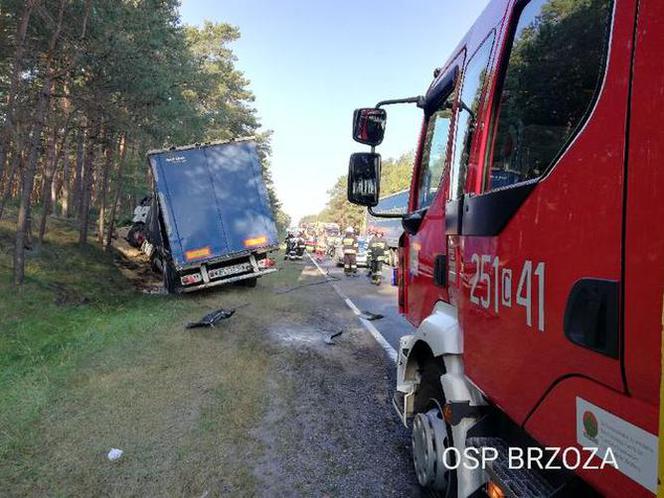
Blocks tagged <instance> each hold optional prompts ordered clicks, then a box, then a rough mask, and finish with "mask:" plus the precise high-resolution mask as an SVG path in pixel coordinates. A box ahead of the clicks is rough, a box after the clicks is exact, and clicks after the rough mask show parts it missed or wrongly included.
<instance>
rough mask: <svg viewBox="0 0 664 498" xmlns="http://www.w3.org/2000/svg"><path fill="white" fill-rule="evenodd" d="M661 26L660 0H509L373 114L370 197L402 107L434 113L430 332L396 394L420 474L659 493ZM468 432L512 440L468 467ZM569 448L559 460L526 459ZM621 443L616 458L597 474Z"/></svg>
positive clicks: (361, 196)
mask: <svg viewBox="0 0 664 498" xmlns="http://www.w3.org/2000/svg"><path fill="white" fill-rule="evenodd" d="M663 33H664V2H662V1H661V0H583V1H581V0H579V1H571V2H570V1H563V0H530V1H517V0H492V1H491V2H490V4H489V5H488V6H487V8H486V9H485V11H484V12H483V13H482V15H481V16H480V17H479V18H478V20H477V21H476V22H475V24H474V25H473V26H472V28H471V29H470V30H469V32H468V33H467V34H466V35H465V37H464V38H463V39H462V41H461V42H460V44H459V45H458V47H457V48H456V49H455V50H454V52H453V53H452V54H451V56H450V58H449V59H448V61H447V62H446V63H445V65H444V66H442V67H441V68H440V69H437V70H436V71H435V72H434V80H433V82H432V83H431V85H430V87H429V88H428V90H427V92H426V94H425V95H424V96H423V97H413V98H407V99H396V100H390V101H383V102H380V103H379V104H377V105H376V107H375V108H370V109H358V110H356V111H355V114H354V118H353V136H354V139H355V140H356V141H358V142H360V143H364V144H366V145H370V146H371V147H372V150H371V152H363V153H356V154H353V155H352V156H351V159H350V164H349V173H348V182H349V183H348V197H349V200H350V201H351V202H354V203H355V204H360V205H364V206H368V207H369V208H372V207H375V206H376V205H377V204H378V200H379V195H380V185H379V179H380V155H379V154H377V153H375V151H374V149H373V148H374V147H375V146H377V145H379V144H380V143H381V141H382V139H383V134H384V129H385V123H386V111H385V109H384V108H383V107H384V106H385V105H388V104H397V103H415V104H416V105H418V106H419V107H420V108H421V109H422V110H423V116H424V117H423V125H422V131H421V137H420V142H419V145H418V150H417V154H416V158H415V164H414V172H413V175H412V177H413V180H412V184H411V188H410V198H409V206H408V213H407V214H406V215H405V216H403V217H402V224H403V227H404V229H405V232H404V235H403V236H402V238H401V240H400V245H399V257H400V265H399V267H400V271H399V298H398V299H399V307H400V311H401V312H402V313H404V314H405V315H406V317H407V318H408V320H409V321H411V322H412V323H413V324H414V325H416V326H417V331H416V332H415V333H414V334H413V335H407V336H404V337H403V338H402V339H401V343H400V350H399V351H398V360H397V361H398V366H397V386H396V391H397V392H396V395H395V407H397V409H398V412H399V414H400V417H401V418H402V420H403V422H404V423H405V424H407V423H408V422H409V421H412V441H413V445H412V446H413V460H414V465H415V470H416V474H417V476H418V479H419V481H420V483H421V484H422V485H423V486H426V487H429V488H434V489H436V490H438V491H440V492H443V493H445V495H446V496H463V497H466V496H484V495H489V496H491V497H500V496H527V497H532V496H554V495H555V496H565V497H567V496H594V495H596V494H599V495H605V496H613V497H626V496H628V497H631V498H634V497H641V496H654V494H655V493H656V492H657V486H658V475H657V462H658V413H659V406H660V382H661V340H662V313H663V309H662V307H663V301H664V299H663V298H664V229H662V220H663V219H664V199H663V196H664V167H662V165H663V164H664V127H663V126H662V124H661V116H662V115H664V58H663V57H662V47H664V43H663V36H664V35H663ZM374 214H376V213H374ZM377 214H380V213H377ZM450 448H455V450H456V453H455V452H452V454H453V455H462V457H460V458H461V459H462V460H463V461H461V462H460V461H459V460H456V461H455V459H454V458H451V459H450V457H449V455H450V452H449V451H447V456H448V458H447V459H445V453H446V450H449V449H450ZM470 448H477V449H487V448H495V449H497V450H498V455H499V456H498V458H497V459H496V460H494V461H492V462H489V463H488V464H487V466H486V468H483V467H482V466H481V465H480V466H473V465H464V464H465V463H468V462H467V458H466V456H465V455H467V454H468V450H469V449H470ZM510 448H511V450H510ZM555 448H557V449H558V450H559V451H558V453H557V454H555V455H554V456H555V458H552V459H551V460H552V463H553V465H554V466H557V467H563V468H562V469H560V470H549V469H550V466H549V469H540V468H538V465H537V463H535V460H538V459H537V458H535V459H533V460H531V461H530V463H529V464H528V463H526V465H523V466H522V468H518V466H514V465H511V463H513V462H510V461H509V460H508V459H507V454H508V451H514V452H515V453H517V454H518V452H519V451H522V452H524V454H534V455H535V456H537V455H541V454H543V455H546V457H545V459H546V460H547V461H548V457H549V456H550V455H551V453H553V452H555ZM584 448H596V449H597V454H596V455H595V456H594V457H592V458H590V459H589V460H590V461H589V462H588V461H587V459H586V458H585V456H584V455H585V453H581V452H582V449H584ZM565 451H567V453H566V454H565V453H564V452H565ZM583 451H585V450H583ZM579 453H581V458H580V462H577V463H576V465H575V462H574V459H573V458H572V461H571V462H570V458H569V456H570V455H572V456H573V455H575V454H579ZM609 453H612V454H613V456H614V457H615V459H616V465H615V466H614V465H606V466H603V468H598V467H600V466H601V465H600V464H601V463H602V462H603V460H604V457H605V456H606V455H608V454H609ZM538 461H539V463H540V464H541V465H542V466H543V467H546V465H545V464H546V463H547V461H542V458H539V460H538ZM588 464H589V465H588ZM616 467H617V468H616Z"/></svg>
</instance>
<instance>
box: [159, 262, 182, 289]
mask: <svg viewBox="0 0 664 498" xmlns="http://www.w3.org/2000/svg"><path fill="white" fill-rule="evenodd" d="M161 264H162V267H163V269H164V271H163V274H162V276H163V279H164V289H166V292H168V293H169V294H177V293H178V292H179V290H180V286H179V285H178V282H177V273H176V272H175V268H173V265H172V264H171V263H170V262H168V261H164V260H163V259H162V260H161Z"/></svg>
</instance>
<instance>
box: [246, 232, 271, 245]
mask: <svg viewBox="0 0 664 498" xmlns="http://www.w3.org/2000/svg"><path fill="white" fill-rule="evenodd" d="M264 244H267V235H261V236H259V237H254V238H251V239H246V240H245V241H244V247H255V246H262V245H264Z"/></svg>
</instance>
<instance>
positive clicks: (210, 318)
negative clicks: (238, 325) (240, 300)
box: [186, 308, 235, 329]
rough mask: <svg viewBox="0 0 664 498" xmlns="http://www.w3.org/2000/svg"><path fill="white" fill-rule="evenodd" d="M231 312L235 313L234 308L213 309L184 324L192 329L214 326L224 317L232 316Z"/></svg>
mask: <svg viewBox="0 0 664 498" xmlns="http://www.w3.org/2000/svg"><path fill="white" fill-rule="evenodd" d="M233 313H235V310H234V309H232V310H225V309H223V308H219V309H218V310H217V311H213V312H212V313H208V314H207V315H205V316H204V317H203V318H201V319H200V320H199V321H197V322H189V323H188V324H187V325H186V328H188V329H194V328H197V327H214V326H215V325H217V323H219V322H220V321H221V320H225V319H226V318H230V317H231V316H233Z"/></svg>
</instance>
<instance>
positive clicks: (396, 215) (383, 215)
mask: <svg viewBox="0 0 664 498" xmlns="http://www.w3.org/2000/svg"><path fill="white" fill-rule="evenodd" d="M367 211H369V214H370V215H371V216H373V217H375V218H401V219H403V217H404V216H407V215H405V214H399V213H377V212H376V211H374V210H373V208H372V207H368V208H367Z"/></svg>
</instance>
